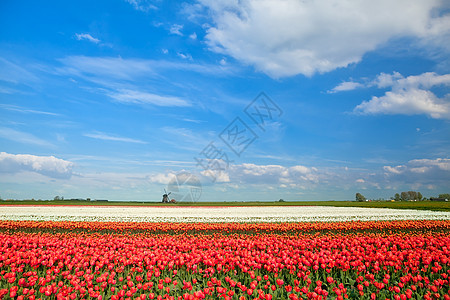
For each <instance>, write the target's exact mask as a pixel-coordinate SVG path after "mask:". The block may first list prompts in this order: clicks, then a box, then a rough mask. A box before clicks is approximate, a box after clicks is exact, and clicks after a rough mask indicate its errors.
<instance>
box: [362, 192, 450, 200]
mask: <svg viewBox="0 0 450 300" xmlns="http://www.w3.org/2000/svg"><path fill="white" fill-rule="evenodd" d="M355 198H356V201H358V202H364V201H366V200H367V199H366V197H364V196H363V195H362V194H361V193H356V196H355ZM437 198H442V199H449V200H450V194H439V196H438V197H437ZM391 200H395V201H426V200H428V199H427V198H425V197H423V196H422V194H421V193H420V192H416V191H407V192H401V193H400V194H399V193H396V194H395V195H394V197H391Z"/></svg>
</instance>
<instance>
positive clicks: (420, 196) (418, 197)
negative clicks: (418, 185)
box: [417, 192, 423, 201]
mask: <svg viewBox="0 0 450 300" xmlns="http://www.w3.org/2000/svg"><path fill="white" fill-rule="evenodd" d="M422 199H423V196H422V194H421V193H420V192H418V193H417V200H419V201H422Z"/></svg>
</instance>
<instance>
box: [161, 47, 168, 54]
mask: <svg viewBox="0 0 450 300" xmlns="http://www.w3.org/2000/svg"><path fill="white" fill-rule="evenodd" d="M161 52H162V53H164V54H167V53H169V50H167V49H165V48H164V49H162V50H161Z"/></svg>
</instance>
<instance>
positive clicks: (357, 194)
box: [355, 193, 366, 202]
mask: <svg viewBox="0 0 450 300" xmlns="http://www.w3.org/2000/svg"><path fill="white" fill-rule="evenodd" d="M355 198H356V201H358V202H364V201H366V197H364V196H363V195H361V194H360V193H356V195H355Z"/></svg>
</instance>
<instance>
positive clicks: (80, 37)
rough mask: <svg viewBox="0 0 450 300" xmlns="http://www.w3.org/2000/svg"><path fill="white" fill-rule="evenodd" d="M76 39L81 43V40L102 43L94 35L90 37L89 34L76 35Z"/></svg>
mask: <svg viewBox="0 0 450 300" xmlns="http://www.w3.org/2000/svg"><path fill="white" fill-rule="evenodd" d="M75 38H76V39H77V40H79V41H81V40H86V41H89V42H92V43H95V44H98V43H100V40H99V39H97V38H95V37H93V36H92V35H90V34H89V33H75Z"/></svg>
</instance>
